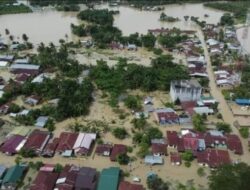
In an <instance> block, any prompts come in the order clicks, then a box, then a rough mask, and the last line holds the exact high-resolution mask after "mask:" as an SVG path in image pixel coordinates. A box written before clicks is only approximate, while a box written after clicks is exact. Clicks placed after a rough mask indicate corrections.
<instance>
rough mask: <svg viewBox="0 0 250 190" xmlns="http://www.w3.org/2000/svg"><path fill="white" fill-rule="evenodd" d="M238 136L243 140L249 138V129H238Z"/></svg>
mask: <svg viewBox="0 0 250 190" xmlns="http://www.w3.org/2000/svg"><path fill="white" fill-rule="evenodd" d="M239 132H240V135H241V136H242V137H243V138H244V139H247V138H248V137H249V128H248V127H241V128H240V129H239Z"/></svg>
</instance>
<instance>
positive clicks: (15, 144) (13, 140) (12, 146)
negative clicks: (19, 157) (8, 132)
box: [0, 135, 26, 156]
mask: <svg viewBox="0 0 250 190" xmlns="http://www.w3.org/2000/svg"><path fill="white" fill-rule="evenodd" d="M25 141H26V140H25V137H24V136H21V135H13V136H11V137H9V138H8V139H7V140H6V141H4V143H3V145H2V146H1V147H0V151H1V152H2V153H4V154H6V155H10V156H11V155H13V154H16V153H17V152H18V151H19V150H20V149H21V148H22V146H23V145H24V143H25ZM20 145H21V146H20Z"/></svg>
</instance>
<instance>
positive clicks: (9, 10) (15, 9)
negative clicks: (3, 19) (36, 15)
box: [0, 4, 32, 15]
mask: <svg viewBox="0 0 250 190" xmlns="http://www.w3.org/2000/svg"><path fill="white" fill-rule="evenodd" d="M29 12H32V10H31V9H30V8H29V7H27V6H25V5H23V4H21V5H1V4H0V15H4V14H16V13H29Z"/></svg>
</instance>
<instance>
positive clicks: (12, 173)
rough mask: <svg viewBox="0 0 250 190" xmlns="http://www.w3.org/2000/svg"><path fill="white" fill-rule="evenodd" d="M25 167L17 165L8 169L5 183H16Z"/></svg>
mask: <svg viewBox="0 0 250 190" xmlns="http://www.w3.org/2000/svg"><path fill="white" fill-rule="evenodd" d="M24 170H25V167H24V166H20V165H15V166H13V167H11V168H10V169H8V171H7V173H6V175H5V176H4V178H3V183H16V182H17V181H18V180H19V179H20V178H21V177H22V176H23V173H24Z"/></svg>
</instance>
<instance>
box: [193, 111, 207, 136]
mask: <svg viewBox="0 0 250 190" xmlns="http://www.w3.org/2000/svg"><path fill="white" fill-rule="evenodd" d="M192 121H193V125H194V129H195V130H197V131H200V132H204V131H205V130H206V127H205V125H204V122H203V118H202V116H201V115H199V114H195V115H193V117H192Z"/></svg>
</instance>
